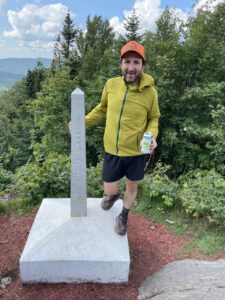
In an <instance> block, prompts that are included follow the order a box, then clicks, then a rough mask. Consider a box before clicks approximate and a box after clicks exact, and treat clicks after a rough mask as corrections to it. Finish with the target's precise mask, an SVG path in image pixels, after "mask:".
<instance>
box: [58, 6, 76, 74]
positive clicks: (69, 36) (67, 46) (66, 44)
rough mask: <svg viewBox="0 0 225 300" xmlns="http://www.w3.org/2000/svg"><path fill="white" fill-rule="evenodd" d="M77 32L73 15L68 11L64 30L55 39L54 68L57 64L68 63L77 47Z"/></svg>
mask: <svg viewBox="0 0 225 300" xmlns="http://www.w3.org/2000/svg"><path fill="white" fill-rule="evenodd" d="M77 34H78V29H77V28H75V27H74V23H73V20H72V18H71V15H70V13H69V12H68V13H67V15H66V17H65V19H64V23H63V28H62V31H61V32H60V34H59V35H58V36H57V37H56V39H55V43H54V50H53V55H54V62H53V65H52V67H53V69H54V68H56V67H57V66H59V67H61V66H62V65H64V64H68V60H69V58H70V56H71V55H72V53H73V52H74V49H75V40H76V36H77Z"/></svg>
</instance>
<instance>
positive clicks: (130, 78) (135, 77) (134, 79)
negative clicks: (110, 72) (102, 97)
mask: <svg viewBox="0 0 225 300" xmlns="http://www.w3.org/2000/svg"><path fill="white" fill-rule="evenodd" d="M123 78H124V81H125V82H126V83H127V84H132V83H137V82H138V81H139V80H140V74H138V75H137V74H131V75H130V74H127V73H126V74H124V75H123Z"/></svg>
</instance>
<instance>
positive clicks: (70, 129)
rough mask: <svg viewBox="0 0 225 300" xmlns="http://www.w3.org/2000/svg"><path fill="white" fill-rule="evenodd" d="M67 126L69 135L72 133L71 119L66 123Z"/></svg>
mask: <svg viewBox="0 0 225 300" xmlns="http://www.w3.org/2000/svg"><path fill="white" fill-rule="evenodd" d="M68 128H69V132H70V135H71V133H72V122H71V121H69V123H68Z"/></svg>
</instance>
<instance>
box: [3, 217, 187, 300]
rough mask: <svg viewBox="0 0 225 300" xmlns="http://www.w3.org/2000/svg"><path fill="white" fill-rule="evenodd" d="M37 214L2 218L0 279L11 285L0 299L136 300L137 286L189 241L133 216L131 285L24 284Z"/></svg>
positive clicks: (172, 257) (160, 226)
mask: <svg viewBox="0 0 225 300" xmlns="http://www.w3.org/2000/svg"><path fill="white" fill-rule="evenodd" d="M35 215H36V211H35V212H33V213H31V214H28V215H24V216H16V215H14V214H12V215H2V216H1V215H0V279H1V278H4V277H7V276H10V277H11V278H12V283H11V284H9V285H8V286H7V288H5V289H2V288H0V299H2V300H14V299H27V300H31V299H32V300H39V299H40V300H53V299H54V300H66V299H70V300H71V299H75V300H83V299H84V300H89V299H90V300H126V299H128V300H136V299H137V295H138V287H139V286H140V284H141V283H142V282H143V281H144V280H145V279H146V278H147V277H148V276H150V275H152V274H153V273H155V272H157V271H158V270H159V269H161V268H162V267H163V266H164V265H166V264H167V263H169V262H171V261H173V260H176V259H177V257H176V255H175V253H176V251H177V250H178V249H179V248H180V247H182V246H183V245H184V244H185V243H186V241H187V239H185V238H184V237H181V236H176V235H174V234H173V233H172V232H171V231H170V230H168V229H167V228H166V227H165V226H164V225H161V224H157V223H154V222H152V221H151V220H150V219H148V218H145V217H142V216H140V215H136V214H133V213H130V217H129V226H128V240H129V247H130V255H131V266H130V275H129V283H128V285H119V284H118V285H117V284H99V283H77V284H74V283H70V284H66V283H60V284H30V285H23V284H22V282H21V280H20V274H19V258H20V256H21V253H22V251H23V248H24V246H25V243H26V240H27V237H28V234H29V231H30V228H31V226H32V224H33V221H34V218H35Z"/></svg>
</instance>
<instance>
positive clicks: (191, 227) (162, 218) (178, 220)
mask: <svg viewBox="0 0 225 300" xmlns="http://www.w3.org/2000/svg"><path fill="white" fill-rule="evenodd" d="M133 211H134V212H135V213H138V214H142V215H145V216H147V217H149V218H151V219H152V220H154V221H156V222H158V223H161V224H164V225H166V227H167V228H169V229H170V230H171V231H172V232H174V233H175V234H177V235H182V236H186V237H187V238H188V240H189V242H187V243H186V244H185V245H184V246H183V247H182V248H181V249H180V250H179V251H178V252H177V256H179V257H184V256H185V257H186V256H191V255H192V254H194V253H195V254H199V255H206V256H214V255H217V254H220V253H225V228H222V227H218V226H216V225H214V224H209V223H208V222H207V221H206V220H203V219H193V218H190V217H188V216H187V215H186V214H185V213H184V212H183V211H182V210H181V209H178V208H177V209H173V210H169V211H162V210H161V209H160V207H157V206H155V207H153V206H151V207H150V208H147V209H146V206H145V205H144V204H142V203H140V204H138V205H137V206H136V207H135V208H134V209H133Z"/></svg>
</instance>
